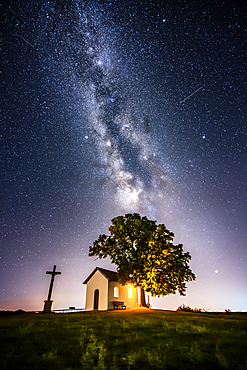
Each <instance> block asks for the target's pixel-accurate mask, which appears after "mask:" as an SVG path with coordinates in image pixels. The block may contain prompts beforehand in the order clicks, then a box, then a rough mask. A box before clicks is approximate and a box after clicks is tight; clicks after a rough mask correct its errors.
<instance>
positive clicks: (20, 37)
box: [17, 34, 34, 48]
mask: <svg viewBox="0 0 247 370" xmlns="http://www.w3.org/2000/svg"><path fill="white" fill-rule="evenodd" d="M17 36H19V37H20V38H21V39H22V40H23V41H25V42H26V43H27V44H28V45H30V46H31V47H32V48H33V47H34V45H32V44H30V42H29V41H27V40H26V39H24V37H22V36H21V35H19V34H17Z"/></svg>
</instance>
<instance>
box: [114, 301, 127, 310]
mask: <svg viewBox="0 0 247 370" xmlns="http://www.w3.org/2000/svg"><path fill="white" fill-rule="evenodd" d="M113 308H114V310H118V308H121V309H122V310H126V306H125V304H124V302H120V301H113Z"/></svg>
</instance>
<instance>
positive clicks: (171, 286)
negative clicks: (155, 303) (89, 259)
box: [89, 213, 195, 297]
mask: <svg viewBox="0 0 247 370" xmlns="http://www.w3.org/2000/svg"><path fill="white" fill-rule="evenodd" d="M109 231H110V234H111V235H110V236H106V235H104V234H103V235H100V236H99V238H98V239H97V240H95V242H94V243H93V246H90V247H89V256H99V258H106V257H108V256H109V257H110V259H111V261H112V262H113V263H114V264H115V265H116V266H117V271H118V273H119V280H120V281H121V282H122V283H126V282H130V281H131V282H132V283H134V284H136V285H138V286H141V287H142V288H143V289H144V290H145V291H146V292H150V293H151V295H152V296H158V297H159V296H165V295H168V294H175V293H176V291H178V292H179V293H180V295H185V290H186V282H188V281H192V280H195V274H193V272H192V271H191V269H190V268H189V261H190V259H191V256H190V254H189V253H188V252H186V253H184V252H183V245H182V244H178V245H174V244H173V238H174V234H173V233H172V232H171V231H169V230H168V229H167V228H166V227H165V226H164V225H163V224H161V225H157V224H156V221H150V220H148V219H147V217H141V216H140V215H139V214H138V213H134V214H126V215H125V216H118V217H115V218H114V219H113V220H112V225H111V226H110V228H109Z"/></svg>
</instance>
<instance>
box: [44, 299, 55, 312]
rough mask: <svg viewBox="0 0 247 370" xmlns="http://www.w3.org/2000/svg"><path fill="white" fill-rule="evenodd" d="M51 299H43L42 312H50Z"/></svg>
mask: <svg viewBox="0 0 247 370" xmlns="http://www.w3.org/2000/svg"><path fill="white" fill-rule="evenodd" d="M52 302H53V301H44V308H43V312H45V313H46V312H51V305H52Z"/></svg>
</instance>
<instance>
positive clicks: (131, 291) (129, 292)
mask: <svg viewBox="0 0 247 370" xmlns="http://www.w3.org/2000/svg"><path fill="white" fill-rule="evenodd" d="M128 298H129V299H132V298H133V289H132V288H129V289H128Z"/></svg>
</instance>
